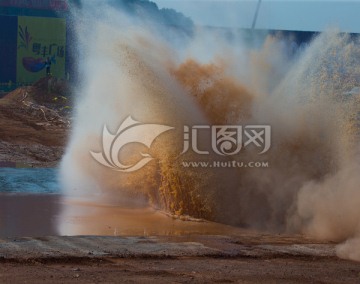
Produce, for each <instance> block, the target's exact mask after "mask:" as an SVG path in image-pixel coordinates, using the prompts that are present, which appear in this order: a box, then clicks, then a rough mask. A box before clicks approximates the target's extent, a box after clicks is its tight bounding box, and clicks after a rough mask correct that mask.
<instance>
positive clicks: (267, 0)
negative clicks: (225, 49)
mask: <svg viewBox="0 0 360 284" xmlns="http://www.w3.org/2000/svg"><path fill="white" fill-rule="evenodd" d="M152 1H153V2H155V3H157V4H158V6H159V8H173V9H175V10H177V11H179V12H182V13H183V14H184V15H186V16H188V17H190V18H191V19H192V20H193V21H194V22H195V23H196V24H200V25H210V26H217V27H239V28H250V27H251V25H252V22H253V19H254V15H255V11H256V6H257V3H258V1H257V0H152ZM256 28H258V29H276V30H301V31H323V30H326V29H330V28H336V29H339V30H341V31H344V32H354V33H360V0H353V1H341V0H338V1H334V0H332V1H331V0H330V1H329V0H327V1H326V0H320V1H311V0H303V1H299V0H283V1H278V0H262V3H261V6H260V10H259V15H258V19H257V23H256Z"/></svg>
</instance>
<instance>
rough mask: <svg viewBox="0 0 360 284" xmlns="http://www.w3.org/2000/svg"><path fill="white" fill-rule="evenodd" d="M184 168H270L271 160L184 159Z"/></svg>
mask: <svg viewBox="0 0 360 284" xmlns="http://www.w3.org/2000/svg"><path fill="white" fill-rule="evenodd" d="M181 164H182V166H183V167H184V168H268V167H269V162H237V161H221V162H220V161H212V162H202V161H184V162H181Z"/></svg>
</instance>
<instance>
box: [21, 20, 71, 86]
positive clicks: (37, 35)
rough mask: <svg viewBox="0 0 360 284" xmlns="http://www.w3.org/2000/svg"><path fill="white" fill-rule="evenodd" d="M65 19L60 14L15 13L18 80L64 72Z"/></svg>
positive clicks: (60, 74)
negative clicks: (17, 15) (48, 72)
mask: <svg viewBox="0 0 360 284" xmlns="http://www.w3.org/2000/svg"><path fill="white" fill-rule="evenodd" d="M65 47H66V21H65V19H62V18H38V17H22V16H19V17H18V33H17V65H16V81H17V82H25V83H26V82H34V81H36V80H38V79H40V78H42V77H45V76H46V70H45V67H46V65H47V64H50V62H51V75H53V76H55V77H60V78H62V77H64V76H65V52H66V50H65Z"/></svg>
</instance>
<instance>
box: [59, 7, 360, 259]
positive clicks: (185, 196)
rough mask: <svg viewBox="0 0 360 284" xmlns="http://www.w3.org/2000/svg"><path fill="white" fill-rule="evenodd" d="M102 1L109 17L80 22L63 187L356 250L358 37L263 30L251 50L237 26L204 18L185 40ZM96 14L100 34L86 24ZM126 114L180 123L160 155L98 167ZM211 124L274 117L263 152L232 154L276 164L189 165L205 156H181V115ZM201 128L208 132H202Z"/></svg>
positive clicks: (359, 223) (359, 212) (160, 144)
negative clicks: (227, 27) (123, 170)
mask: <svg viewBox="0 0 360 284" xmlns="http://www.w3.org/2000/svg"><path fill="white" fill-rule="evenodd" d="M85 11H86V9H85ZM103 11H106V14H107V19H106V20H98V21H95V22H94V21H93V17H89V14H90V15H91V13H90V12H88V14H86V13H84V14H81V15H79V18H81V19H82V21H83V23H85V25H83V26H80V28H79V49H80V50H81V56H80V71H81V72H80V73H81V74H82V75H83V78H82V83H81V84H80V86H79V88H78V91H77V93H78V94H79V98H78V100H77V104H76V105H77V113H76V119H75V125H74V127H73V131H72V135H71V139H70V141H69V145H68V148H67V152H66V155H65V157H64V159H63V162H62V167H61V181H62V182H63V188H64V189H65V191H66V192H67V193H69V194H75V195H80V196H86V197H90V196H91V197H92V198H95V199H97V200H99V199H110V200H111V201H112V202H116V201H117V200H118V201H121V202H124V200H139V199H141V200H142V201H143V202H144V203H146V204H148V203H150V204H152V205H153V206H156V207H160V208H162V209H164V210H166V211H170V212H172V213H174V214H180V215H181V214H188V215H191V216H194V217H201V218H207V219H211V220H216V221H220V222H223V223H228V224H234V225H238V226H243V227H251V228H257V229H261V230H270V231H276V232H283V231H291V232H302V233H304V234H307V235H310V236H312V237H316V238H319V239H321V240H335V241H344V240H346V239H349V241H347V242H346V243H344V244H343V245H341V246H339V248H338V254H339V256H341V257H346V258H351V259H355V260H360V259H359V256H358V255H356V254H351V253H350V251H351V250H350V249H349V247H351V248H353V247H354V246H356V245H357V244H358V239H355V240H353V239H352V238H356V237H357V236H358V233H359V228H360V206H359V204H358V203H359V200H360V198H359V189H358V188H359V184H360V181H359V177H358V172H359V171H358V170H359V161H358V158H359V156H358V150H359V149H358V119H359V117H358V113H359V99H360V96H357V95H346V94H345V93H346V92H347V91H349V90H351V89H352V88H353V87H355V86H359V85H360V82H359V81H360V68H359V66H360V64H359V63H360V62H359V60H360V48H359V40H358V39H356V38H355V39H354V38H350V37H349V36H348V35H344V34H339V33H337V32H336V31H329V32H326V33H323V34H321V35H319V36H318V37H317V38H315V39H314V40H313V41H312V42H311V43H310V44H309V45H307V46H302V47H297V46H295V45H294V43H291V41H288V40H283V39H280V38H277V37H274V36H268V37H267V38H266V40H265V41H264V42H263V44H262V45H261V47H260V48H253V47H249V46H248V45H247V43H246V42H244V40H243V38H242V37H241V35H239V34H238V33H237V32H230V31H226V32H223V31H221V30H212V29H200V28H199V29H196V30H195V31H194V35H193V36H192V37H188V38H186V39H184V35H183V34H181V36H179V37H177V36H176V33H173V31H172V32H171V35H169V34H167V35H166V36H164V30H163V29H161V32H158V29H157V27H158V25H157V24H154V23H150V22H149V21H145V24H144V22H141V21H138V20H137V21H134V19H133V18H132V17H129V16H128V15H127V14H124V13H122V12H116V11H113V10H112V11H110V10H109V9H107V8H106V7H103ZM89 19H91V21H92V22H94V23H93V24H91V27H92V34H91V35H90V36H84V31H83V30H82V28H81V27H84V26H87V24H88V23H89V22H90V20H89ZM89 25H90V24H89ZM229 33H230V34H231V36H229ZM209 42H210V43H211V45H209ZM129 115H132V117H134V118H135V119H136V120H138V121H143V122H146V123H156V124H164V125H171V126H173V127H175V129H176V131H174V132H171V133H165V134H164V139H161V140H159V141H155V144H154V147H152V153H151V156H152V157H156V158H157V161H158V162H154V163H152V162H151V163H149V164H148V165H147V166H146V167H145V168H144V169H142V170H141V171H138V172H136V173H131V174H126V175H125V174H119V173H118V172H114V171H111V170H109V169H107V168H105V167H102V166H101V165H99V164H98V163H97V162H96V161H95V160H94V159H92V158H91V155H90V151H93V150H94V149H101V146H102V145H101V133H102V129H103V126H104V125H105V124H106V125H107V126H108V127H109V131H111V132H112V133H115V132H116V130H117V128H118V127H119V125H120V124H121V122H122V121H123V120H124V119H125V118H126V117H127V116H129ZM209 123H214V124H242V125H246V124H270V125H271V126H272V132H273V133H272V137H273V139H272V148H271V150H270V151H269V152H268V153H266V154H265V155H263V156H261V158H260V157H259V156H258V155H257V154H256V153H254V152H253V151H246V152H242V154H241V155H238V156H235V157H231V160H236V161H251V160H262V161H268V162H269V165H270V166H269V168H266V169H263V168H261V169H260V168H259V169H254V168H251V169H249V168H241V169H211V168H203V169H185V168H183V167H181V161H183V160H186V159H199V157H198V156H197V155H195V154H194V153H190V154H188V155H187V156H186V155H185V156H179V153H181V149H182V142H183V133H182V129H183V126H184V125H190V126H191V125H195V124H209ZM207 139H208V138H207V137H205V136H203V137H201V141H202V142H204V144H206V143H205V142H207ZM139 147H140V146H139V145H133V146H129V148H127V149H128V151H125V152H126V153H125V156H123V157H122V158H124V159H127V160H129V161H132V160H134V161H135V160H136V159H138V156H136V155H135V156H134V155H133V154H131V153H140V152H141V147H140V148H139ZM134 149H136V151H133V150H134ZM201 159H202V160H205V161H211V160H213V159H219V157H214V156H213V155H208V156H206V157H201ZM224 160H229V159H224Z"/></svg>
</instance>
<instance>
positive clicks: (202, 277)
mask: <svg viewBox="0 0 360 284" xmlns="http://www.w3.org/2000/svg"><path fill="white" fill-rule="evenodd" d="M51 84H52V86H51V88H49V82H48V79H43V80H40V81H39V82H38V83H37V84H35V86H32V87H24V88H20V89H17V90H15V91H14V92H12V93H10V94H8V95H7V96H6V97H5V98H3V99H0V162H21V163H25V164H28V165H31V166H34V167H53V166H55V165H57V164H58V162H59V160H60V158H61V156H62V155H63V153H64V145H65V144H66V140H67V134H68V131H69V129H70V127H69V123H68V121H69V120H70V118H69V114H67V113H66V111H64V109H65V108H66V105H67V104H69V102H67V101H65V100H63V99H59V98H58V97H59V94H63V93H66V91H67V90H66V88H64V86H63V85H62V84H61V82H60V83H58V82H57V83H53V82H52V83H51ZM54 89H55V91H56V92H55V91H54ZM39 106H42V110H40V109H39ZM54 111H55V112H54ZM0 170H1V169H0ZM33 225H34V226H36V224H33ZM224 234H226V233H225V232H224V233H223V235H224ZM262 236H263V235H262V234H260V233H259V234H257V233H252V235H251V236H250V237H249V236H248V237H245V236H243V237H241V236H240V237H239V236H238V237H233V236H213V237H210V236H208V239H207V236H202V237H198V238H196V237H195V236H192V237H191V238H189V239H187V236H173V237H169V238H168V239H166V238H163V239H162V242H164V243H165V244H170V243H171V242H176V243H181V242H188V243H189V244H197V245H196V246H194V249H191V253H189V251H185V252H184V253H182V254H180V255H175V256H171V255H168V252H170V251H171V248H172V246H170V247H169V250H168V249H167V247H166V246H165V247H160V248H159V249H161V251H160V252H161V253H160V254H159V251H157V250H156V245H154V246H155V247H154V249H155V253H150V254H142V253H141V249H140V253H136V254H134V255H132V254H124V255H119V254H116V253H115V254H114V255H112V256H108V257H107V256H106V255H107V253H109V254H111V249H112V250H114V251H117V247H116V246H115V247H110V251H107V250H105V249H103V250H102V251H101V248H102V245H103V244H105V242H106V240H102V239H99V240H98V242H97V240H87V239H85V240H82V243H81V246H82V248H81V249H80V248H79V254H81V253H84V251H85V252H86V248H87V246H89V247H90V245H92V249H94V247H97V248H98V250H100V253H103V254H102V255H101V256H100V257H90V255H92V253H90V252H89V256H81V257H74V255H72V256H68V257H67V256H66V253H65V256H64V255H61V251H62V250H61V249H60V251H59V252H56V250H55V249H56V247H52V246H51V242H49V240H47V239H46V238H43V239H35V243H34V242H30V243H29V245H28V251H26V250H25V251H24V253H21V256H19V255H18V254H17V252H19V251H18V244H21V243H23V242H25V241H26V240H22V239H14V238H7V239H0V283H122V282H129V283H138V282H145V283H147V282H149V283H187V282H192V283H209V282H213V283H360V264H359V263H356V262H352V261H347V260H341V259H339V258H338V257H336V255H335V253H334V248H335V244H320V245H324V246H325V247H326V249H325V250H324V251H325V254H322V252H321V249H320V254H319V255H317V254H316V253H315V255H314V254H313V253H307V252H308V251H312V248H311V247H306V248H305V249H304V250H303V251H301V249H300V253H299V252H298V250H299V248H298V247H297V245H298V244H299V243H300V244H301V243H304V241H303V240H302V239H301V238H300V239H296V238H294V239H292V238H287V237H285V236H282V235H271V237H270V239H266V238H265V239H264V237H262ZM34 237H36V236H34ZM57 238H59V242H60V243H61V242H62V243H65V244H67V245H68V247H70V248H71V249H74V251H75V254H76V251H77V249H78V247H77V246H79V243H74V244H72V240H68V239H66V238H64V237H57ZM108 238H110V239H107V241H108V242H109V241H114V240H121V239H125V238H124V237H118V236H117V237H114V236H113V237H108ZM151 241H152V240H151V239H150V240H149V239H148V238H144V240H143V241H138V242H137V243H135V244H133V245H132V246H133V247H132V248H133V249H135V250H136V249H137V248H141V247H142V245H143V244H146V243H151ZM91 242H92V243H91ZM312 243H313V244H314V245H319V244H318V243H316V242H311V241H309V240H307V241H306V244H310V245H311V244H312ZM35 244H36V245H38V247H40V251H41V252H42V253H44V254H46V252H47V251H48V250H52V251H55V253H54V255H52V256H51V257H45V258H38V257H32V256H31V251H32V249H33V248H34V247H35ZM2 245H3V246H2ZM95 245H96V246H95ZM274 245H275V246H276V249H274ZM284 245H286V246H287V248H286V249H285V248H284V249H282V246H284ZM202 246H205V247H206V248H208V247H210V248H211V249H213V250H212V254H208V253H200V252H199V254H197V249H199V248H202ZM239 246H240V247H241V249H239ZM259 246H261V247H259ZM124 247H125V248H123V250H124V251H127V249H128V246H127V245H125V246H124ZM224 247H225V251H226V253H224V252H223V250H224ZM300 247H301V246H300ZM6 248H7V249H9V248H10V257H6V256H4V254H5V252H4V251H5V250H6ZM129 248H130V247H129ZM144 248H146V246H145V247H144ZM320 248H321V246H320ZM233 251H234V253H232V252H233ZM294 251H295V253H294ZM329 251H330V253H328V252H329ZM80 252H81V253H80ZM257 252H260V253H258V254H257ZM265 252H266V253H265ZM57 253H58V254H59V255H57ZM254 253H255V254H254ZM12 255H13V257H12ZM86 255H87V254H86Z"/></svg>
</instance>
